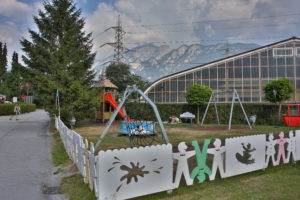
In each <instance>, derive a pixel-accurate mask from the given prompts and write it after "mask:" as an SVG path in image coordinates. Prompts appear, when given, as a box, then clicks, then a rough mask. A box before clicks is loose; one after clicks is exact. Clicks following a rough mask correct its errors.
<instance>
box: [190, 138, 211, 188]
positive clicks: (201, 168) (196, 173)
mask: <svg viewBox="0 0 300 200" xmlns="http://www.w3.org/2000/svg"><path fill="white" fill-rule="evenodd" d="M209 143H210V140H209V139H206V140H204V144H203V148H202V151H201V150H200V148H199V144H198V142H197V141H196V140H194V141H192V146H194V148H195V151H196V160H197V167H196V168H195V169H193V171H192V173H191V178H192V179H193V180H194V179H195V178H196V177H197V179H198V182H199V183H203V182H204V181H205V174H207V176H210V175H211V170H210V168H208V167H207V166H206V155H207V148H208V145H209Z"/></svg>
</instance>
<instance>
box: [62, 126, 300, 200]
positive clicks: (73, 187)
mask: <svg viewBox="0 0 300 200" xmlns="http://www.w3.org/2000/svg"><path fill="white" fill-rule="evenodd" d="M206 126H213V125H206ZM103 128H104V127H99V126H84V127H79V128H77V129H76V132H78V133H79V134H81V135H82V136H84V137H87V138H92V139H91V140H93V141H96V139H95V138H97V137H99V136H100V134H101V132H102V130H103ZM165 128H166V130H167V133H168V137H169V139H170V141H171V143H172V144H173V146H176V145H177V144H178V143H179V142H181V141H186V142H187V143H189V144H190V142H191V141H192V140H198V141H199V143H202V141H203V139H207V138H211V139H213V138H221V139H223V140H224V139H225V138H227V137H234V136H242V135H253V134H260V133H264V134H266V133H270V132H273V133H274V134H275V135H277V134H279V132H281V131H284V132H285V133H287V132H288V131H289V130H295V129H296V128H293V127H292V128H291V127H279V128H275V127H273V126H254V127H253V129H252V130H249V129H242V130H231V131H228V130H221V131H220V130H218V131H210V130H209V131H208V130H200V129H199V126H197V125H192V126H191V125H190V124H177V125H166V126H165ZM118 131H119V126H114V127H112V129H111V131H110V132H109V133H108V135H107V136H106V137H105V138H104V140H103V141H102V143H101V149H104V150H105V149H113V148H121V147H129V142H128V138H127V137H125V136H122V137H119V136H118V134H117V133H118ZM210 162H211V159H210V158H208V164H209V163H210ZM189 166H190V170H192V169H193V168H194V167H195V160H191V161H190V163H189ZM269 166H271V164H270V165H269ZM175 170H176V169H174V173H175ZM299 183H300V162H297V163H296V164H294V163H289V164H281V165H279V166H277V167H269V168H267V169H265V170H259V171H255V172H251V173H247V174H242V175H238V176H234V177H229V178H225V179H221V178H220V177H219V175H217V178H216V180H214V181H205V182H204V183H202V184H198V183H196V182H195V183H194V185H193V186H189V187H187V186H186V184H185V181H184V178H183V177H182V180H181V184H180V187H179V188H178V189H175V190H173V192H172V193H171V194H167V193H166V192H161V193H156V194H152V195H147V196H143V197H138V198H135V199H137V200H148V199H149V200H150V199H151V200H152V199H154V200H155V199H164V200H182V199H185V200H198V199H203V200H210V199H230V200H231V199H238V200H239V199H241V200H245V199H246V200H247V199H249V200H250V199H283V200H289V199H300V190H299ZM62 186H63V192H64V193H66V194H67V195H68V197H69V198H70V200H76V199H87V200H89V199H95V196H94V194H93V192H91V191H90V190H89V188H88V186H87V185H85V184H84V183H83V180H82V177H81V176H80V175H78V174H77V175H74V176H71V177H67V178H65V179H64V180H63V181H62Z"/></svg>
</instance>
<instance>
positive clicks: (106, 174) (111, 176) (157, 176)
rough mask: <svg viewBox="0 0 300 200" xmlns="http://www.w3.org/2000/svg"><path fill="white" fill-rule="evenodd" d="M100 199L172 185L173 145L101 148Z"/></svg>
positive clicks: (125, 196) (152, 191) (130, 196)
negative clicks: (111, 149) (107, 149)
mask: <svg viewBox="0 0 300 200" xmlns="http://www.w3.org/2000/svg"><path fill="white" fill-rule="evenodd" d="M97 157H98V161H97V162H99V163H98V166H97V167H98V170H99V176H98V177H99V191H98V192H99V199H100V200H104V199H128V198H133V197H137V196H142V195H146V194H151V193H156V192H161V191H165V190H169V189H172V188H173V160H172V145H171V144H168V145H157V146H150V147H149V146H148V147H139V148H128V149H120V150H113V151H110V150H109V151H101V152H100V153H99V154H98V156H97Z"/></svg>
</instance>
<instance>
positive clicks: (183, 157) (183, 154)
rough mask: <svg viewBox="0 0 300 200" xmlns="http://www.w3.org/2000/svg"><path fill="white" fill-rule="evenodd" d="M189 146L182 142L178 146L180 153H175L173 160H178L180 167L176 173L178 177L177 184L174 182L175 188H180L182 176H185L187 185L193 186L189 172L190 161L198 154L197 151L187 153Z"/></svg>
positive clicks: (176, 178) (178, 166)
mask: <svg viewBox="0 0 300 200" xmlns="http://www.w3.org/2000/svg"><path fill="white" fill-rule="evenodd" d="M186 149H187V145H186V144H185V142H180V143H179V144H178V150H179V152H178V153H173V158H174V159H176V160H178V165H177V171H176V177H175V182H174V186H173V187H174V188H178V186H179V183H180V179H181V175H182V174H183V176H184V178H185V182H186V184H187V185H192V184H193V179H191V177H190V172H189V166H188V162H187V161H188V159H189V158H190V157H192V156H194V155H195V154H196V153H195V151H194V150H193V151H186Z"/></svg>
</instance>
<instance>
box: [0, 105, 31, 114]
mask: <svg viewBox="0 0 300 200" xmlns="http://www.w3.org/2000/svg"><path fill="white" fill-rule="evenodd" d="M20 106H21V113H28V112H33V111H35V110H36V106H35V104H32V103H21V104H20ZM14 107H15V104H6V103H5V104H0V115H12V114H14Z"/></svg>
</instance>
